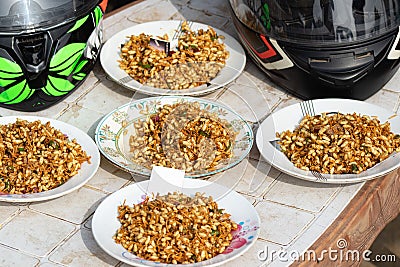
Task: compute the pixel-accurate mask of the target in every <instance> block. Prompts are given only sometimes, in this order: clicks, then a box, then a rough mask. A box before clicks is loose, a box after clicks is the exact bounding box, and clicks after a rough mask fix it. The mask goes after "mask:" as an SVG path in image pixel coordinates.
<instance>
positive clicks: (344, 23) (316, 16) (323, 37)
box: [230, 0, 400, 44]
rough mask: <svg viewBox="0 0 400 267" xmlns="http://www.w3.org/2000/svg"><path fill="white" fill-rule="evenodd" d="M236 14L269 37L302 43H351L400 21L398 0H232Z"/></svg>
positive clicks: (393, 25)
mask: <svg viewBox="0 0 400 267" xmlns="http://www.w3.org/2000/svg"><path fill="white" fill-rule="evenodd" d="M230 3H231V6H232V9H233V11H234V13H235V15H236V17H237V18H238V19H239V20H240V21H241V22H242V23H244V24H245V25H247V26H248V27H249V28H251V29H253V30H254V31H257V32H259V33H261V34H264V35H267V36H269V37H272V38H275V39H278V40H283V41H291V42H293V41H295V42H302V43H310V42H311V43H313V42H315V43H318V44H330V43H338V42H339V43H349V42H356V41H361V40H363V39H366V38H374V37H378V36H380V35H382V34H385V33H387V32H389V31H391V30H393V29H394V28H397V27H398V26H399V25H400V24H399V21H400V1H399V0H375V1H374V0H362V1H361V0H259V1H255V0H230Z"/></svg>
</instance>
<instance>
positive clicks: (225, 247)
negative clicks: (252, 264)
mask: <svg viewBox="0 0 400 267" xmlns="http://www.w3.org/2000/svg"><path fill="white" fill-rule="evenodd" d="M148 184H149V181H143V182H139V183H135V184H131V185H128V186H126V187H124V188H122V189H120V190H118V191H116V192H115V193H113V194H111V195H110V196H109V197H107V198H106V199H105V200H104V201H103V202H102V203H101V204H100V205H99V206H98V208H97V209H96V212H95V213H94V215H93V220H92V232H93V236H94V238H95V240H96V242H97V243H98V244H99V246H100V247H101V248H102V249H103V250H104V251H106V252H107V253H108V254H109V255H111V256H112V257H114V258H116V259H118V260H120V261H122V262H125V263H127V264H130V265H134V266H171V265H182V266H190V267H196V266H217V265H222V264H226V263H227V262H228V261H230V260H233V259H235V258H237V257H239V256H240V255H242V254H243V253H245V252H246V251H247V250H248V249H249V248H250V247H251V246H252V245H253V244H254V243H255V242H256V240H257V237H258V235H259V232H260V218H259V216H258V214H257V211H256V210H255V208H254V206H253V205H251V203H250V202H249V201H247V199H246V198H244V197H243V196H242V195H240V194H238V193H237V192H235V191H233V190H231V189H229V188H226V187H223V186H221V185H218V184H215V183H211V182H209V181H205V180H200V179H184V182H183V186H182V187H181V188H180V189H179V190H177V191H174V192H169V191H165V190H168V189H165V190H161V191H160V192H159V191H157V192H148V191H147V189H146V188H148ZM204 192H206V193H204Z"/></svg>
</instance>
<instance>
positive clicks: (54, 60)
mask: <svg viewBox="0 0 400 267" xmlns="http://www.w3.org/2000/svg"><path fill="white" fill-rule="evenodd" d="M107 1H108V0H104V1H101V0H1V1H0V106H1V107H5V108H9V109H15V110H21V111H38V110H42V109H45V108H47V107H49V106H51V105H53V104H55V103H57V102H59V101H60V100H62V99H63V98H64V97H66V96H67V95H68V94H69V93H71V92H72V91H73V90H74V89H76V88H77V87H78V86H79V85H80V84H81V83H82V82H83V80H84V79H85V78H86V76H87V75H88V73H89V72H90V71H91V70H92V68H93V65H94V63H95V61H96V58H97V55H98V53H99V51H100V47H101V43H102V28H101V25H102V23H101V21H102V20H101V19H102V17H103V13H104V11H105V9H106V6H107Z"/></svg>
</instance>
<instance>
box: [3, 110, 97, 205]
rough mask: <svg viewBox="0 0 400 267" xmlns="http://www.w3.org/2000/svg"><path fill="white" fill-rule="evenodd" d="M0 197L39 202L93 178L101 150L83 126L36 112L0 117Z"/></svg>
mask: <svg viewBox="0 0 400 267" xmlns="http://www.w3.org/2000/svg"><path fill="white" fill-rule="evenodd" d="M0 164H1V165H0V201H4V202H35V201H43V200H49V199H53V198H57V197H60V196H63V195H65V194H68V193H70V192H72V191H74V190H76V189H78V188H80V187H81V186H83V185H84V184H85V183H86V182H88V181H89V179H91V178H92V177H93V175H94V174H95V173H96V171H97V169H98V167H99V165H100V153H99V151H98V148H97V146H96V144H95V142H94V141H93V139H92V138H91V137H89V136H88V135H87V134H86V133H84V132H83V131H82V130H80V129H78V128H76V127H74V126H72V125H69V124H67V123H65V122H62V121H58V120H55V119H49V118H44V117H37V116H6V117H0Z"/></svg>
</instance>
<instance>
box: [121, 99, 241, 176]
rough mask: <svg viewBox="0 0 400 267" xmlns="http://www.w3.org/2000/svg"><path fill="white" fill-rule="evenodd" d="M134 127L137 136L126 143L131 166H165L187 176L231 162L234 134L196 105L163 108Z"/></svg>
mask: <svg viewBox="0 0 400 267" xmlns="http://www.w3.org/2000/svg"><path fill="white" fill-rule="evenodd" d="M134 127H135V130H136V133H135V134H134V135H131V136H130V139H129V146H130V152H131V153H132V155H133V156H132V158H131V159H132V160H133V161H134V162H136V163H138V164H139V165H142V166H145V167H147V168H149V169H151V168H152V166H164V167H169V168H175V169H182V170H185V171H186V172H192V171H198V170H214V168H215V167H216V166H217V165H218V164H219V163H221V162H223V161H224V160H228V159H229V158H231V157H232V156H233V144H234V142H235V137H236V134H237V133H236V132H234V131H233V129H232V128H231V127H230V124H229V123H228V122H227V121H226V120H222V119H220V118H219V117H218V116H217V115H216V114H215V113H211V112H209V111H207V110H204V109H201V108H200V104H199V103H198V102H192V103H176V104H173V105H169V104H166V105H163V106H162V107H160V108H159V110H158V112H157V113H155V114H153V115H151V116H149V117H147V119H146V120H139V121H138V122H135V123H134Z"/></svg>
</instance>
